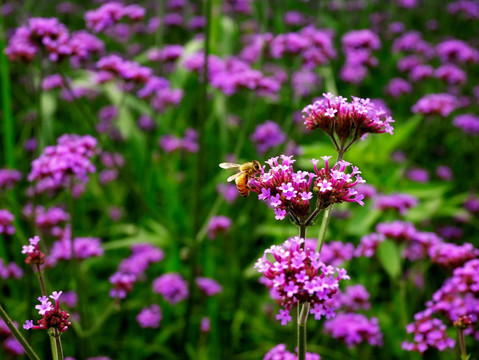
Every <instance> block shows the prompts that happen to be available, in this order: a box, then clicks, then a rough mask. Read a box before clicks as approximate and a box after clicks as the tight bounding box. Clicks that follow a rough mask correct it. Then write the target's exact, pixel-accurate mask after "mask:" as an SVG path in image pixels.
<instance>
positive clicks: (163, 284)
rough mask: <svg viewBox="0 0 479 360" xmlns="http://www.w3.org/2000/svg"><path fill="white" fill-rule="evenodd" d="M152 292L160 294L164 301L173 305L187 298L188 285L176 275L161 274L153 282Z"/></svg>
mask: <svg viewBox="0 0 479 360" xmlns="http://www.w3.org/2000/svg"><path fill="white" fill-rule="evenodd" d="M153 292H155V293H157V294H161V295H162V296H163V297H164V298H165V300H166V301H168V302H169V303H170V304H173V305H175V304H176V303H178V302H180V301H182V300H184V299H186V298H188V295H189V292H188V283H187V282H186V281H185V280H184V279H183V277H182V276H181V275H180V274H178V273H168V274H163V275H161V276H159V277H157V278H156V279H155V280H153Z"/></svg>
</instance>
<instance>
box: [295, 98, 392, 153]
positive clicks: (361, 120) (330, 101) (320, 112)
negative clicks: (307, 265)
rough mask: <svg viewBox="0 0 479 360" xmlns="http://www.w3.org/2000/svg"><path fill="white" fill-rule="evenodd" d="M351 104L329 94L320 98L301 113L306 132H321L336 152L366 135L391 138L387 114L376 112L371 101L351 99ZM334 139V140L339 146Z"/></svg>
mask: <svg viewBox="0 0 479 360" xmlns="http://www.w3.org/2000/svg"><path fill="white" fill-rule="evenodd" d="M352 98H353V100H352V102H348V100H347V98H344V97H342V96H334V95H333V94H331V93H327V94H323V98H322V99H319V100H317V101H315V102H314V103H313V104H311V105H308V106H306V107H305V108H304V109H303V118H304V125H305V126H306V129H308V130H310V131H311V130H315V129H321V130H323V131H324V132H325V133H326V134H328V135H329V136H330V137H331V138H332V139H333V142H334V143H335V146H336V149H337V150H339V149H342V150H344V151H345V150H346V149H347V148H345V146H346V142H347V141H348V139H351V140H350V144H352V143H353V142H354V141H356V140H357V139H359V138H363V137H364V136H365V135H366V134H369V133H373V134H379V133H385V132H387V133H389V134H391V135H392V133H393V130H394V128H393V127H392V126H391V123H392V122H394V120H393V119H392V118H391V116H388V115H387V114H386V112H385V111H384V110H383V109H381V108H378V107H377V106H376V105H375V104H374V103H373V102H371V100H370V99H361V98H357V97H354V96H353V97H352ZM334 136H337V138H338V140H339V144H338V143H336V139H335V137H334Z"/></svg>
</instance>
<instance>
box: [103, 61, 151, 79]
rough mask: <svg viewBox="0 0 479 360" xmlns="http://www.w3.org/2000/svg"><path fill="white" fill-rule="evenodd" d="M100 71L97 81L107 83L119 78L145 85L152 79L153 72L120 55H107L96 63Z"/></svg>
mask: <svg viewBox="0 0 479 360" xmlns="http://www.w3.org/2000/svg"><path fill="white" fill-rule="evenodd" d="M96 67H97V68H98V69H99V70H100V72H99V73H98V74H97V78H96V81H97V82H98V83H105V82H107V81H110V80H113V79H114V78H115V77H118V78H120V79H122V80H124V81H128V82H131V83H135V84H145V83H147V81H149V80H150V79H151V78H152V75H153V70H152V69H151V68H149V67H147V66H141V65H140V64H139V63H137V62H135V61H130V60H124V59H122V58H121V57H120V56H118V55H107V56H104V57H102V58H101V59H100V60H98V62H97V63H96Z"/></svg>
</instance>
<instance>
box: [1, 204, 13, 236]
mask: <svg viewBox="0 0 479 360" xmlns="http://www.w3.org/2000/svg"><path fill="white" fill-rule="evenodd" d="M13 220H15V216H14V215H13V214H12V213H11V212H10V211H8V210H5V209H0V234H5V235H13V234H15V227H14V226H13Z"/></svg>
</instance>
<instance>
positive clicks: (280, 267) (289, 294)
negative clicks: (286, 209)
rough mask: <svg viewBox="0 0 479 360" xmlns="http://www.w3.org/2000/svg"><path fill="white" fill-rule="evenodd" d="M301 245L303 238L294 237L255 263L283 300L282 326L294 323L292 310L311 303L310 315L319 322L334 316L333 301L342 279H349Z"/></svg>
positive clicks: (339, 270) (280, 318) (268, 250)
mask: <svg viewBox="0 0 479 360" xmlns="http://www.w3.org/2000/svg"><path fill="white" fill-rule="evenodd" d="M302 244H304V239H301V238H299V237H295V238H291V239H288V240H286V241H285V242H284V243H283V244H282V245H273V246H271V247H270V248H269V249H267V250H265V252H264V255H263V257H262V258H260V259H258V261H257V262H256V264H255V268H256V269H257V270H258V272H260V273H262V274H263V276H264V277H265V278H267V279H269V280H271V281H272V284H273V288H274V291H275V292H276V293H277V295H278V297H279V299H280V304H281V306H282V309H280V313H279V314H278V315H277V316H276V318H277V319H278V320H280V321H281V324H282V325H286V324H287V323H288V322H289V321H291V316H290V315H289V312H290V310H291V307H293V306H294V305H298V304H300V303H305V302H308V303H310V304H311V310H310V313H311V314H314V318H315V319H316V320H319V319H321V317H323V316H325V317H326V318H331V317H333V316H334V308H333V307H332V306H331V304H330V300H331V299H333V297H334V296H335V294H336V293H337V292H338V289H339V280H341V279H345V280H348V279H349V276H348V275H347V274H346V270H344V269H341V268H334V267H332V266H330V265H326V264H324V263H323V262H321V261H319V253H317V252H314V251H313V250H310V249H309V248H307V247H306V248H302ZM270 258H271V260H270ZM335 274H337V275H335Z"/></svg>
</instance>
